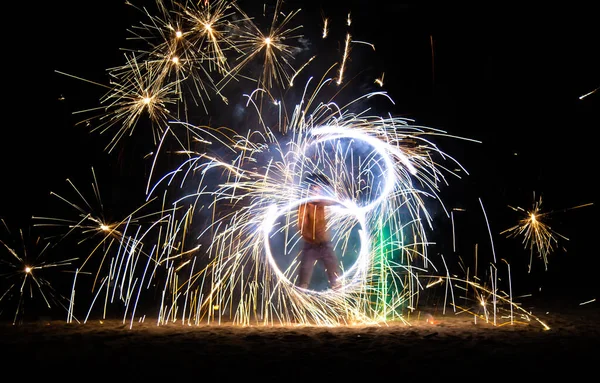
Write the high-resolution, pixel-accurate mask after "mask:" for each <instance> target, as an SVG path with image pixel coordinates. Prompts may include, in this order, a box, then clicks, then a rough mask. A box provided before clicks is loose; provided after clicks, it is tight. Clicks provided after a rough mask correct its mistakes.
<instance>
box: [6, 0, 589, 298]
mask: <svg viewBox="0 0 600 383" xmlns="http://www.w3.org/2000/svg"><path fill="white" fill-rule="evenodd" d="M153 3H154V2H150V1H148V2H145V4H148V6H151V5H152V4H153ZM246 3H248V4H249V5H247V6H246V5H245V3H244V2H241V3H240V4H241V6H242V8H243V9H245V10H246V11H247V12H248V13H249V14H253V10H252V9H251V8H250V7H251V3H249V2H246ZM19 4H20V5H17V4H16V3H11V5H10V7H11V9H10V10H9V12H7V17H10V18H12V19H13V21H15V24H13V26H11V27H7V24H5V27H4V28H5V33H4V36H5V44H4V46H3V48H4V55H5V60H4V64H5V65H4V70H3V74H4V78H5V82H4V85H5V86H4V100H5V101H4V108H3V111H4V124H3V127H2V136H1V139H0V145H1V147H0V153H1V156H2V157H1V159H0V160H1V162H0V163H1V164H2V165H1V169H2V177H1V183H2V192H1V198H0V217H2V218H3V219H4V220H5V222H7V224H9V225H11V227H22V228H25V227H28V226H29V225H30V219H31V217H32V216H33V215H50V216H59V215H60V210H57V209H60V207H59V206H60V205H57V204H56V201H55V199H53V198H50V192H51V191H54V192H58V193H60V192H61V191H65V190H70V189H69V187H68V185H67V183H66V182H65V180H66V179H67V178H68V179H71V180H73V181H74V182H75V183H77V184H80V185H84V184H85V183H89V182H91V173H90V169H91V167H94V169H95V170H96V171H97V173H98V176H99V184H100V186H101V188H103V190H102V191H104V195H103V196H104V199H105V203H106V204H107V205H110V206H113V209H111V211H112V212H113V213H114V214H115V215H117V216H118V215H119V214H122V213H124V212H129V211H131V210H132V206H137V205H139V203H140V202H141V201H143V198H144V188H145V182H146V177H147V171H148V163H147V160H144V159H143V156H144V155H145V154H146V153H148V152H149V151H150V150H151V142H150V141H149V139H147V138H144V132H143V131H142V130H141V129H140V130H139V131H136V132H135V134H134V135H133V136H132V137H126V138H125V139H124V141H123V144H122V145H120V146H119V147H118V149H117V150H115V151H113V152H111V153H107V152H106V151H105V150H104V147H105V145H106V144H107V140H108V138H107V137H106V136H102V135H98V134H91V133H90V132H89V131H88V130H87V129H86V127H85V126H84V125H77V124H76V123H77V122H78V121H79V120H80V117H79V116H78V115H77V114H74V113H75V112H77V111H80V110H83V109H86V108H90V107H95V106H96V105H97V104H98V99H99V97H100V96H101V95H102V94H103V93H104V89H102V88H100V87H98V86H96V85H94V84H91V83H89V82H86V81H81V80H77V79H74V78H72V77H68V76H64V75H62V74H59V73H57V72H56V71H61V72H64V73H69V74H72V75H74V76H77V77H80V78H82V79H87V80H89V81H92V82H101V83H105V80H106V69H107V68H109V67H112V66H116V65H122V64H123V62H124V61H123V52H122V51H121V50H120V48H124V47H127V46H129V45H130V44H132V42H131V41H129V40H127V38H128V37H131V34H130V33H129V32H128V31H127V29H128V28H130V27H131V26H132V25H135V24H138V23H139V22H140V20H143V19H144V15H143V14H142V13H140V12H139V11H138V10H136V9H134V8H133V7H131V6H128V5H126V4H125V2H122V1H110V2H108V1H103V2H75V1H56V2H43V3H41V4H39V5H38V4H36V5H33V4H31V3H19ZM134 4H136V5H143V4H144V2H139V4H137V3H134ZM335 4H338V3H337V2H336V3H335ZM297 8H302V11H301V13H300V16H299V18H298V20H299V22H301V23H302V24H303V25H304V28H303V29H302V33H303V34H304V35H305V37H306V38H307V39H308V41H310V42H311V46H310V48H311V52H312V51H314V52H315V53H310V55H312V54H317V55H318V57H317V60H320V61H319V62H320V63H319V64H315V65H314V66H312V67H311V70H312V71H314V76H315V77H317V78H318V77H320V76H321V75H322V74H323V71H324V70H325V69H326V68H327V67H329V66H330V65H331V64H333V63H334V62H335V61H336V60H339V57H340V54H341V49H342V48H343V41H344V38H345V34H346V32H347V31H350V32H351V33H352V36H353V38H354V39H356V40H361V41H366V42H369V43H372V44H374V45H375V51H373V49H371V48H370V47H369V46H367V45H364V44H362V45H359V44H356V45H353V50H352V52H351V56H350V60H349V62H348V78H352V77H353V76H356V80H351V81H349V82H350V85H348V88H347V89H346V90H347V92H348V93H349V94H351V95H353V96H354V97H357V96H360V95H362V94H364V93H365V92H368V91H374V90H380V88H377V87H376V86H375V85H374V84H373V83H372V81H371V80H372V79H373V78H374V77H375V76H379V75H380V74H381V73H383V72H385V77H384V81H385V86H384V90H386V91H388V93H389V95H390V96H391V98H392V99H393V100H394V102H395V105H389V106H391V108H389V109H390V110H389V111H390V112H391V113H392V114H394V115H399V116H404V117H408V118H412V119H414V120H415V121H416V123H418V124H421V125H424V126H430V127H433V128H437V129H441V130H444V131H446V132H448V133H449V134H452V135H456V136H460V137H468V138H470V139H473V140H477V141H481V143H474V142H468V141H462V140H450V139H446V138H442V137H440V141H439V146H440V148H441V149H442V150H443V151H444V152H445V153H448V154H450V155H452V156H453V157H454V158H456V159H457V160H458V161H459V162H460V163H461V164H462V165H463V166H464V167H465V168H466V169H467V170H468V171H469V173H470V174H469V175H468V176H466V177H464V178H463V179H461V180H453V179H451V180H450V185H449V186H448V187H445V188H444V191H443V193H442V196H443V198H444V201H446V204H447V207H448V209H452V208H453V207H462V208H465V209H466V210H467V213H468V214H465V215H464V216H465V218H457V220H459V219H462V220H463V221H462V223H460V222H459V223H460V224H463V225H467V226H465V229H464V230H463V231H462V232H461V233H462V234H461V236H463V237H459V239H462V238H465V239H464V241H463V243H465V246H466V247H465V249H464V253H463V254H468V253H469V252H470V251H472V247H473V243H474V242H478V243H480V248H482V249H483V248H484V247H486V246H488V247H489V238H488V239H487V240H488V242H487V243H486V236H487V228H486V227H485V224H486V222H485V220H484V218H483V216H482V212H481V207H480V205H479V200H480V199H481V201H482V202H483V204H484V206H485V207H486V213H487V218H488V219H489V222H490V227H491V229H490V230H491V232H492V234H493V238H494V245H495V246H497V253H498V258H508V259H510V260H511V263H512V264H513V268H514V269H515V270H521V272H522V271H523V270H525V268H526V265H527V263H528V261H529V253H528V251H527V250H524V249H523V246H522V244H521V243H520V241H519V240H518V239H508V238H505V236H502V235H500V234H499V233H500V232H501V231H502V230H505V229H507V228H508V227H510V226H512V225H514V224H515V223H516V222H517V220H518V219H519V218H520V216H519V215H518V214H516V213H515V212H514V211H512V210H511V209H509V208H508V206H509V205H511V206H521V207H523V208H526V209H527V208H530V207H531V206H532V204H533V202H534V199H533V195H534V193H535V195H536V197H537V196H540V195H542V196H543V207H544V210H545V211H548V212H552V214H549V216H548V218H549V219H551V220H550V221H549V222H550V223H551V226H552V229H554V230H556V231H557V232H559V233H561V234H563V235H564V236H565V237H567V238H569V241H561V246H560V248H559V249H558V250H557V251H556V252H555V253H553V254H551V258H550V260H549V270H548V271H540V270H543V264H542V263H541V260H538V261H537V262H536V261H535V260H534V264H533V267H534V269H535V270H536V271H537V273H538V274H536V278H537V279H535V280H534V281H535V282H533V283H532V285H531V286H529V287H531V288H533V287H536V288H537V287H538V285H539V286H541V285H542V284H544V285H551V286H552V288H554V289H557V290H561V291H566V290H569V291H571V290H572V291H573V292H572V294H573V295H574V297H575V298H576V299H577V300H579V301H584V300H587V299H591V298H594V297H595V296H596V295H595V294H596V291H594V289H597V287H596V283H595V282H594V278H595V277H594V276H595V275H597V268H598V266H599V262H598V260H597V258H598V255H599V254H598V251H597V245H596V235H597V229H598V225H597V222H598V221H597V220H596V219H595V218H596V206H595V205H593V206H588V207H585V208H581V209H569V208H571V207H574V206H579V205H582V204H587V203H595V202H596V199H597V191H596V188H595V185H596V183H597V174H598V172H597V169H596V165H597V159H596V158H597V157H596V153H597V142H596V135H597V130H598V127H599V126H600V124H599V122H600V109H599V108H598V105H599V103H598V97H599V96H600V95H599V94H598V93H599V92H596V93H593V94H591V95H589V96H588V97H585V98H583V99H580V96H582V95H584V94H586V93H588V92H591V91H593V90H594V89H596V88H598V87H599V86H600V74H599V71H598V68H600V58H598V55H597V50H598V46H600V38H599V35H598V32H597V28H596V26H595V23H596V22H597V21H596V20H594V12H593V11H592V8H591V7H579V8H578V7H568V6H562V7H555V8H553V7H550V6H548V5H544V6H543V7H541V6H533V5H526V6H514V5H513V6H493V5H481V6H477V7H467V6H434V5H420V6H416V5H407V4H396V5H394V4H387V2H384V1H370V2H344V3H343V5H333V3H332V4H331V5H319V4H312V3H310V4H309V3H300V2H297V1H291V2H287V3H284V9H287V10H293V9H297ZM260 9H262V3H261V7H259V10H257V12H258V13H260ZM348 12H350V13H351V17H352V25H351V26H350V27H347V26H346V25H344V23H345V19H346V15H347V14H348ZM323 15H324V16H327V17H328V18H329V19H330V23H331V30H330V36H329V38H328V39H329V40H327V41H321V40H320V33H321V30H320V26H321V22H322V17H323ZM327 44H328V45H327ZM432 52H433V54H432ZM361 76H362V77H361ZM362 78H366V79H367V80H362ZM352 81H354V82H352ZM244 91H245V92H248V91H249V90H244ZM237 96H239V99H236V95H235V94H232V95H230V98H231V101H232V102H233V103H239V102H241V100H242V97H241V96H240V95H237ZM385 107H386V108H387V107H388V105H386V106H385ZM198 116H199V117H198V119H199V121H198V123H200V122H206V121H207V120H205V121H201V120H203V119H208V117H205V116H202V113H198ZM432 211H433V212H434V216H435V217H436V219H437V220H436V221H435V222H436V224H437V225H438V227H437V228H436V232H435V233H434V237H435V238H437V239H440V241H441V242H440V244H439V246H438V247H436V248H434V249H435V251H436V252H442V253H446V254H448V253H450V252H451V249H450V248H448V244H447V243H446V244H445V245H444V244H443V243H442V242H443V241H447V240H448V238H449V236H450V232H449V220H448V218H447V217H445V216H444V215H443V214H442V211H441V210H440V209H435V208H432ZM457 214H458V213H457ZM457 217H459V216H458V215H457ZM471 232H472V233H473V234H475V233H477V235H478V238H479V239H470V238H468V237H469V233H471ZM488 251H489V250H488ZM523 265H525V266H523ZM515 272H516V273H518V271H515ZM522 283H523V284H526V283H528V282H525V281H524V282H522ZM569 294H571V293H569Z"/></svg>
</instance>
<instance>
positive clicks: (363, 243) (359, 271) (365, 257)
mask: <svg viewBox="0 0 600 383" xmlns="http://www.w3.org/2000/svg"><path fill="white" fill-rule="evenodd" d="M316 199H319V200H323V199H326V200H330V201H334V202H338V203H340V204H341V205H342V206H343V207H344V208H341V209H338V210H337V211H338V212H344V211H346V212H347V213H348V214H353V215H354V216H355V217H356V220H357V221H358V223H359V225H360V227H361V228H360V230H359V231H358V235H359V238H360V252H359V255H358V257H357V259H356V261H355V262H354V264H353V265H352V267H350V268H349V269H348V270H346V271H344V273H343V274H342V275H341V276H340V279H342V281H343V280H344V279H346V278H348V276H349V275H353V276H352V278H351V279H350V283H342V288H341V289H340V290H338V291H343V290H346V289H348V287H350V286H352V285H354V284H357V283H360V279H361V276H363V275H365V271H366V270H368V267H369V252H370V246H369V243H370V241H369V238H368V234H367V233H368V232H367V230H366V228H367V223H366V218H365V215H364V211H363V210H362V209H358V208H357V206H356V204H355V203H354V202H352V201H337V200H335V199H333V198H330V197H326V196H316V197H307V198H303V199H300V200H297V201H293V202H291V203H289V204H287V205H285V206H283V207H282V208H281V209H278V208H277V205H271V206H270V207H269V208H268V209H267V212H266V214H265V219H264V220H263V223H262V230H263V241H264V246H265V253H266V258H267V261H268V262H269V264H270V265H271V267H272V268H273V270H274V271H275V275H277V277H278V278H279V280H282V281H284V282H287V283H289V284H292V282H291V281H290V280H289V279H288V278H287V277H286V276H285V274H284V273H282V272H281V270H280V269H279V266H278V265H277V262H276V261H275V259H274V258H273V254H272V252H271V246H270V244H269V236H270V233H271V231H272V229H273V225H274V224H275V220H276V219H277V218H278V217H279V216H282V215H283V214H284V213H285V212H288V211H290V210H291V209H294V208H296V207H298V206H300V205H301V204H304V203H308V202H310V201H313V200H316ZM297 288H298V289H300V290H304V291H311V292H313V293H316V294H322V293H323V292H318V291H313V290H310V289H303V288H300V287H297Z"/></svg>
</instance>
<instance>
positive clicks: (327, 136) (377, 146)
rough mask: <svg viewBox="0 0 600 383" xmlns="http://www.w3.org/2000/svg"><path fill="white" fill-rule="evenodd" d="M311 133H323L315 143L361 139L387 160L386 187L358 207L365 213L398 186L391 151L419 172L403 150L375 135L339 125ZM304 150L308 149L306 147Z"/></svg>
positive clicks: (321, 127) (414, 172)
mask: <svg viewBox="0 0 600 383" xmlns="http://www.w3.org/2000/svg"><path fill="white" fill-rule="evenodd" d="M311 134H312V135H313V136H319V135H323V137H321V138H319V139H318V140H317V141H315V142H314V143H315V144H317V143H320V142H323V141H329V140H334V139H338V138H353V139H356V140H361V141H364V142H366V143H367V144H369V145H371V146H372V147H373V149H374V150H375V151H376V152H377V153H378V154H379V155H380V156H381V157H382V158H383V160H384V162H385V187H384V188H383V191H382V192H381V193H380V194H379V197H377V198H375V199H374V200H373V201H371V202H370V203H368V204H366V205H364V206H361V207H358V209H361V210H362V211H363V214H365V213H366V212H367V211H369V210H372V209H373V208H375V206H377V205H379V204H380V203H381V201H383V200H384V198H386V197H387V196H388V195H389V194H390V193H391V192H392V191H393V190H394V187H395V186H396V181H397V179H396V173H395V172H394V168H395V166H394V162H393V161H392V158H391V157H390V155H389V154H390V153H391V154H394V155H396V156H397V157H398V158H400V161H402V163H403V164H404V165H405V166H406V167H407V168H408V171H409V172H410V173H411V174H413V175H414V174H416V173H417V169H416V168H415V167H414V166H413V164H411V163H410V161H409V159H408V157H407V156H406V155H405V154H404V153H402V151H400V150H399V149H397V148H395V147H393V146H390V145H388V144H386V143H385V142H383V141H381V140H379V139H377V138H375V137H373V136H369V135H367V134H364V133H361V132H360V131H358V130H356V129H349V128H346V127H343V126H337V125H323V126H320V127H317V128H314V129H312V130H311ZM304 151H306V147H305V149H304Z"/></svg>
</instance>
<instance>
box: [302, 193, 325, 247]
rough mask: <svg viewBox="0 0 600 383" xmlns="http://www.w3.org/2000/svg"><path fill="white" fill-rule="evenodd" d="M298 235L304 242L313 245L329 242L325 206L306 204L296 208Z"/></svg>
mask: <svg viewBox="0 0 600 383" xmlns="http://www.w3.org/2000/svg"><path fill="white" fill-rule="evenodd" d="M298 220H299V226H300V233H301V234H302V238H304V240H305V241H307V242H310V243H315V244H320V243H324V242H329V241H330V239H331V237H330V235H329V232H328V231H327V221H326V218H325V206H324V205H321V204H315V203H311V202H308V203H306V204H303V205H300V207H299V208H298Z"/></svg>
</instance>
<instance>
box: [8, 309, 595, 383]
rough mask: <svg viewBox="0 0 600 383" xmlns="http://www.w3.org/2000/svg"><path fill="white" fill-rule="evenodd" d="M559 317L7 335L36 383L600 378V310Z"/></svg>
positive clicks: (36, 325) (146, 326) (11, 365)
mask: <svg viewBox="0 0 600 383" xmlns="http://www.w3.org/2000/svg"><path fill="white" fill-rule="evenodd" d="M551 306H553V308H551V309H550V308H549V307H551ZM556 306H560V305H549V306H548V308H545V310H546V311H545V312H544V313H542V314H538V315H537V316H536V317H537V318H538V319H540V320H541V321H542V322H543V323H545V324H546V325H547V326H548V327H549V329H545V328H544V326H542V325H541V324H540V322H538V321H537V320H532V321H530V322H527V321H526V320H525V321H523V320H521V319H520V318H519V320H518V321H515V322H514V323H513V324H510V321H509V322H505V323H507V324H504V325H502V326H494V324H493V321H491V320H490V321H487V322H486V321H485V320H482V319H476V317H475V316H474V315H470V314H466V313H461V314H458V315H457V314H456V313H454V312H453V311H452V310H446V312H445V314H444V313H443V311H442V310H436V309H431V310H426V309H421V310H420V311H419V312H418V315H415V316H413V318H412V319H411V320H410V321H409V322H408V323H404V322H401V321H394V322H391V323H390V322H388V323H386V324H380V325H377V326H373V325H369V326H364V325H360V326H343V327H317V326H300V325H299V326H281V325H272V326H265V325H250V326H239V325H231V324H228V323H225V322H222V323H220V324H219V323H211V324H207V323H203V324H199V325H185V324H182V323H181V322H175V323H171V324H168V325H161V326H158V325H157V324H156V319H152V318H147V317H146V318H144V320H143V321H139V320H136V321H133V322H130V321H126V322H123V320H116V319H115V320H98V319H95V320H89V321H87V322H86V323H75V322H73V323H67V321H65V320H51V319H49V318H39V320H37V321H33V322H28V323H22V324H17V325H13V324H11V323H6V322H5V323H3V324H2V325H1V327H0V332H1V334H0V339H1V343H2V350H3V357H2V364H3V367H4V370H5V371H9V370H10V371H13V372H15V373H16V374H19V373H22V374H24V376H27V377H29V378H34V377H35V378H53V377H55V378H58V379H61V380H62V379H66V380H67V381H82V380H83V381H85V380H90V379H91V380H94V381H96V380H98V379H102V380H108V381H111V380H121V379H123V378H126V379H127V380H131V381H134V382H136V381H142V380H149V381H156V379H169V380H182V381H187V380H188V379H193V380H202V379H206V378H210V379H211V380H215V379H218V380H225V381H229V380H230V379H235V380H237V379H249V380H253V381H254V380H257V381H261V380H263V379H267V381H271V380H270V379H272V378H277V379H285V380H299V379H300V380H316V381H322V380H331V379H334V380H336V381H338V380H341V379H343V380H351V381H352V380H354V379H378V378H382V377H385V378H392V379H395V380H398V381H401V380H403V379H407V378H410V379H413V378H418V379H423V380H430V379H439V378H442V379H452V380H454V379H461V380H463V379H466V380H469V381H473V380H475V381H488V380H492V381H500V380H503V381H523V379H524V378H526V379H532V378H542V379H545V378H553V380H554V379H556V378H559V377H562V376H568V377H569V381H572V379H573V378H579V377H581V378H584V377H586V378H587V377H588V375H589V374H592V376H593V374H594V372H595V368H596V367H597V365H598V360H599V359H598V353H597V348H598V346H599V345H600V342H599V340H600V336H599V335H600V331H599V330H598V326H597V325H598V323H599V322H598V319H600V315H599V314H600V309H599V306H598V304H597V302H592V303H590V304H586V305H577V304H566V305H562V307H556ZM540 309H541V308H540ZM15 379H17V380H20V378H15Z"/></svg>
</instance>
